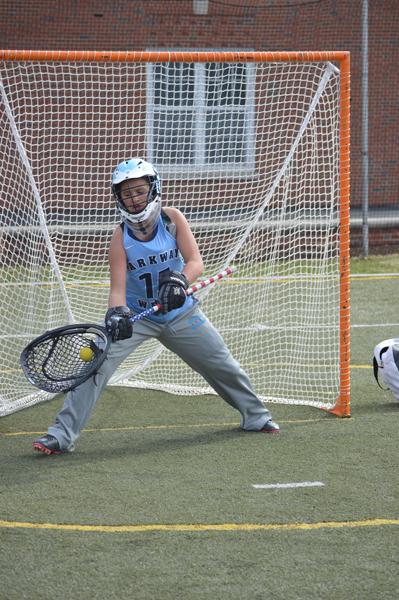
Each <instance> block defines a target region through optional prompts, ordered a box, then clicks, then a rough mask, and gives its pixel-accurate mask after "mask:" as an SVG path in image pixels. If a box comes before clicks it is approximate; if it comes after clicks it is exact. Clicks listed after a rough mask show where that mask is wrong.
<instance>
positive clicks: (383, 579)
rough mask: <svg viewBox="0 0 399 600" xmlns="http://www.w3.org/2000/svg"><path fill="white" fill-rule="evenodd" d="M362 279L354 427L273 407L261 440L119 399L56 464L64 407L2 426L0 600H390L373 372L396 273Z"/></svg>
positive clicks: (388, 460) (383, 424) (219, 406)
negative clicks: (41, 439)
mask: <svg viewBox="0 0 399 600" xmlns="http://www.w3.org/2000/svg"><path fill="white" fill-rule="evenodd" d="M352 272H353V274H354V276H353V277H352V281H351V296H352V330H351V339H352V359H351V367H352V369H351V372H352V417H351V418H350V419H339V418H337V417H334V416H331V415H328V414H325V413H323V412H321V411H319V410H317V409H314V408H309V407H298V406H282V405H271V410H272V412H273V415H274V417H275V419H276V420H277V421H278V422H279V423H280V426H281V430H282V432H281V435H280V436H267V435H264V434H257V433H244V432H242V431H240V430H239V429H238V418H237V415H236V413H235V412H234V411H233V410H232V409H231V408H230V407H229V406H227V405H226V404H225V403H224V402H223V401H222V400H220V399H219V398H218V397H215V396H206V397H184V396H171V395H168V394H164V393H160V392H151V391H148V390H147V391H140V390H135V389H123V388H109V389H108V390H107V391H106V392H105V393H104V395H103V396H102V398H101V400H100V402H99V403H98V405H97V407H96V409H95V412H94V414H93V416H92V418H91V420H90V422H89V424H88V428H87V429H86V430H85V431H84V432H83V434H82V436H81V438H80V440H79V443H78V446H77V449H76V452H75V453H73V454H70V455H64V456H51V457H46V456H44V455H40V454H34V453H33V452H32V451H31V441H32V439H33V438H34V437H35V436H36V434H38V433H42V432H43V431H45V430H46V428H47V425H48V424H49V423H50V422H51V420H52V419H53V417H54V415H55V413H56V411H57V409H58V408H59V406H60V404H61V402H62V398H60V397H59V398H56V399H55V400H53V401H51V402H48V403H44V404H39V405H37V406H35V407H32V408H30V409H26V410H24V411H20V412H18V413H14V414H12V415H10V416H8V417H4V418H2V419H1V420H0V432H1V434H0V448H1V457H2V458H1V467H0V476H1V488H0V571H1V580H0V581H1V583H0V599H1V600H3V599H4V600H13V599H15V600H20V599H24V598H26V599H31V598H35V597H40V598H42V599H43V600H47V599H50V598H51V599H53V598H55V597H60V598H63V599H66V600H69V599H74V598H82V599H83V600H85V599H92V598H93V599H103V598H104V599H105V598H107V599H111V598H118V599H119V598H121V597H124V598H129V599H133V600H140V599H146V600H147V599H149V600H169V599H171V600H172V599H173V600H179V599H183V600H186V599H187V600H191V599H198V600H203V599H207V600H208V599H209V600H219V599H220V600H224V599H226V600H227V599H229V600H231V599H233V600H239V599H240V600H241V599H269V598H270V599H273V600H280V599H281V600H283V599H284V600H320V599H326V600H327V599H328V600H330V599H331V600H332V599H334V600H346V599H348V600H358V599H359V600H368V599H372V600H380V599H381V600H385V599H392V600H393V599H396V598H397V597H398V588H399V574H398V559H397V552H398V540H399V510H398V500H399V498H398V497H399V468H398V455H399V452H398V445H399V444H398V439H399V438H398V423H399V403H396V402H395V401H394V399H393V397H392V396H391V395H390V394H389V393H387V392H386V393H384V392H383V391H381V390H380V389H379V388H378V387H377V385H376V383H375V381H374V378H373V374H372V369H371V356H372V350H373V347H374V345H375V344H376V343H378V342H380V341H381V340H383V339H385V338H388V337H399V315H398V309H397V295H398V294H397V289H398V285H399V275H398V274H399V257H398V256H394V257H386V258H381V257H376V258H373V259H368V260H366V261H361V260H353V261H352ZM357 274H361V276H356V275H357ZM368 274H374V275H372V276H368ZM389 274H390V275H389ZM395 274H396V275H395ZM303 482H309V483H314V482H318V485H317V486H316V485H314V486H310V485H309V486H308V487H289V488H287V487H281V488H271V489H268V488H266V489H265V488H255V487H253V486H254V485H265V484H277V483H280V484H287V483H290V484H293V483H302V484H303ZM321 484H323V485H321Z"/></svg>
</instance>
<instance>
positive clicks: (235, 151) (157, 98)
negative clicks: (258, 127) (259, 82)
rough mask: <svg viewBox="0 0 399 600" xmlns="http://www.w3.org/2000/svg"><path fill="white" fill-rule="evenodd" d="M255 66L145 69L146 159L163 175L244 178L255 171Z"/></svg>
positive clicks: (160, 66) (178, 65) (170, 65)
mask: <svg viewBox="0 0 399 600" xmlns="http://www.w3.org/2000/svg"><path fill="white" fill-rule="evenodd" d="M254 69H255V67H254V65H253V64H244V63H156V64H148V79H147V81H148V90H147V119H148V120H147V124H148V128H147V132H148V135H147V140H148V156H149V157H150V160H151V161H152V162H154V163H155V164H156V165H159V166H160V167H162V170H163V172H165V171H168V172H171V173H184V172H201V173H203V172H212V171H213V172H218V173H220V172H221V171H226V174H227V173H228V174H229V175H231V174H234V173H232V172H231V171H229V170H230V169H234V172H235V174H237V175H240V174H248V171H250V170H252V169H253V166H254V78H255V76H254V72H255V71H254Z"/></svg>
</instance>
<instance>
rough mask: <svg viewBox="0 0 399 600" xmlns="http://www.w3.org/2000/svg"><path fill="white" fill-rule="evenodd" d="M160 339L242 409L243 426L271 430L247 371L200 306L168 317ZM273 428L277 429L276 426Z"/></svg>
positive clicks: (269, 419)
mask: <svg viewBox="0 0 399 600" xmlns="http://www.w3.org/2000/svg"><path fill="white" fill-rule="evenodd" d="M159 339H160V341H161V342H162V343H163V344H164V345H165V346H166V347H167V348H169V349H170V350H172V351H173V352H175V353H176V354H178V355H179V356H180V357H181V358H182V359H183V360H184V361H185V362H186V363H187V364H188V365H189V366H190V367H191V368H192V369H194V370H195V371H197V372H198V373H199V374H200V375H202V377H204V379H205V380H206V381H207V382H208V383H209V385H210V386H211V387H212V388H213V389H214V390H215V392H216V393H217V394H219V396H221V397H222V398H223V399H224V400H225V401H226V402H228V403H229V404H230V405H231V406H233V407H234V408H236V409H237V410H238V411H239V412H240V413H241V427H242V429H245V430H255V431H260V430H262V429H263V428H265V427H266V429H267V428H268V427H270V431H271V432H273V426H272V416H271V414H270V412H269V411H268V410H267V408H266V407H265V406H264V404H263V403H262V402H261V401H260V400H259V398H258V397H257V396H256V393H255V391H254V389H253V387H252V385H251V382H250V381H249V378H248V375H247V374H246V373H245V371H244V370H243V369H242V368H241V367H240V365H239V363H238V362H237V361H236V360H235V359H234V358H233V356H232V355H231V353H230V351H229V350H228V348H227V347H226V344H225V342H224V340H223V338H222V336H221V335H220V334H219V332H218V331H217V330H216V329H215V327H214V326H213V325H212V324H211V323H210V321H209V320H208V319H207V317H206V316H205V315H204V313H203V312H202V311H201V310H199V308H197V307H195V308H194V309H193V310H191V311H188V312H187V313H186V314H184V315H182V316H180V317H178V318H177V319H174V320H173V321H171V322H170V323H169V325H168V327H165V329H164V330H163V332H162V335H161V336H160V338H159ZM269 422H271V423H270V425H269V426H268V425H267V424H268V423H269ZM274 431H275V432H277V431H278V426H276V427H275V429H274Z"/></svg>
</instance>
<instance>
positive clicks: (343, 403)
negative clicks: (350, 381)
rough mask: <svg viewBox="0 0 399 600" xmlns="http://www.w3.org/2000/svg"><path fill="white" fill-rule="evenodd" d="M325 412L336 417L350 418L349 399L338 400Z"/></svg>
mask: <svg viewBox="0 0 399 600" xmlns="http://www.w3.org/2000/svg"><path fill="white" fill-rule="evenodd" d="M326 411H327V412H329V413H330V414H332V415H336V416H337V417H350V416H351V410H350V403H349V398H345V400H343V399H341V398H340V399H339V400H338V401H337V403H336V404H335V406H333V408H328V409H326Z"/></svg>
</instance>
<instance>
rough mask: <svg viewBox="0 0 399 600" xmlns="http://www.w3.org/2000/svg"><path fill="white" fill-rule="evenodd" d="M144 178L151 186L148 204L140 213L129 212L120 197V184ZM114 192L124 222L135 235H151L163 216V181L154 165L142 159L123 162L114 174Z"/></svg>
mask: <svg viewBox="0 0 399 600" xmlns="http://www.w3.org/2000/svg"><path fill="white" fill-rule="evenodd" d="M141 177H144V178H146V179H147V180H148V182H149V184H150V189H149V192H148V196H147V204H146V206H145V208H144V209H143V210H142V211H141V212H139V213H131V212H129V211H128V210H127V208H126V206H125V205H124V203H123V200H122V197H121V195H120V184H121V183H122V182H123V181H126V180H128V179H138V178H141ZM112 192H113V194H114V196H115V198H116V202H117V207H118V210H119V212H120V215H121V217H122V220H123V221H124V222H125V223H126V224H127V225H128V226H129V227H130V228H131V229H132V230H133V233H137V234H138V235H140V234H143V233H144V234H147V233H151V232H152V230H153V229H154V227H155V224H156V223H157V222H158V219H159V216H160V214H161V180H160V177H159V175H158V172H157V170H156V169H155V168H154V167H153V165H152V164H151V163H149V162H147V161H145V160H143V159H142V158H130V159H128V160H124V161H123V162H121V163H120V164H119V165H118V166H117V167H116V169H115V170H114V172H113V174H112Z"/></svg>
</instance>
